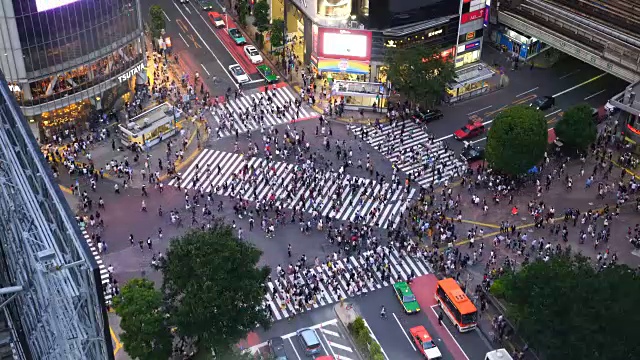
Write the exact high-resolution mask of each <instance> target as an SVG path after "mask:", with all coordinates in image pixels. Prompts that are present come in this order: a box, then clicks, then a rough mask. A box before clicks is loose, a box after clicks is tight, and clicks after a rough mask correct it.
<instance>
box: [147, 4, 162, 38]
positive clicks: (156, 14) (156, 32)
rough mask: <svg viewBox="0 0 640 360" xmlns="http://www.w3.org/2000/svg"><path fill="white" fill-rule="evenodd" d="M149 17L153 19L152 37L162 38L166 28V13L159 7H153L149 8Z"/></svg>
mask: <svg viewBox="0 0 640 360" xmlns="http://www.w3.org/2000/svg"><path fill="white" fill-rule="evenodd" d="M149 16H150V17H151V26H150V27H149V29H150V30H151V36H153V38H154V39H157V38H159V37H161V36H162V30H163V29H164V28H165V22H164V13H163V12H162V8H161V7H160V6H159V5H152V6H151V7H150V8H149Z"/></svg>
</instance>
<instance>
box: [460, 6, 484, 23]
mask: <svg viewBox="0 0 640 360" xmlns="http://www.w3.org/2000/svg"><path fill="white" fill-rule="evenodd" d="M482 18H484V8H483V9H480V10H476V11H472V12H469V13H465V14H462V16H461V17H460V24H466V23H468V22H470V21H474V20H478V19H482Z"/></svg>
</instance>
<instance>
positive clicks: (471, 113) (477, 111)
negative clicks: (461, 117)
mask: <svg viewBox="0 0 640 360" xmlns="http://www.w3.org/2000/svg"><path fill="white" fill-rule="evenodd" d="M492 107H493V105H489V106H487V107H483V108H482V109H478V110H476V111H472V112H470V113H468V114H467V116H469V115H473V114H475V113H479V112H480V111H482V110H487V109H490V108H492Z"/></svg>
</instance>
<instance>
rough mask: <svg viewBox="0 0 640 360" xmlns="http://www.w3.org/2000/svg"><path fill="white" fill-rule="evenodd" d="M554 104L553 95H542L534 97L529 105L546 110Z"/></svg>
mask: <svg viewBox="0 0 640 360" xmlns="http://www.w3.org/2000/svg"><path fill="white" fill-rule="evenodd" d="M555 105H556V99H555V98H554V97H553V96H543V97H539V98H536V99H535V100H533V102H532V103H531V104H530V105H529V106H531V107H535V108H536V109H538V110H543V111H544V110H547V109H550V108H552V107H553V106H555Z"/></svg>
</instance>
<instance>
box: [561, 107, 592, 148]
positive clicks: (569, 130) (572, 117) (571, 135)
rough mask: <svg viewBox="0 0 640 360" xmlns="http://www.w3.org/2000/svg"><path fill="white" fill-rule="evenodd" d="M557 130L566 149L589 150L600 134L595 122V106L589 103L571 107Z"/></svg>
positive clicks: (563, 116)
mask: <svg viewBox="0 0 640 360" xmlns="http://www.w3.org/2000/svg"><path fill="white" fill-rule="evenodd" d="M555 131H556V135H557V136H558V138H560V140H561V141H562V143H563V144H564V145H563V147H565V148H566V149H568V150H577V151H585V150H587V149H588V148H589V146H590V145H591V144H593V143H594V142H595V141H596V137H597V136H598V129H597V128H596V124H595V123H594V122H593V108H592V107H591V106H590V105H587V104H581V105H576V106H574V107H572V108H569V109H568V110H567V111H565V112H564V114H563V115H562V119H560V121H559V122H558V124H557V125H556V127H555Z"/></svg>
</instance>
